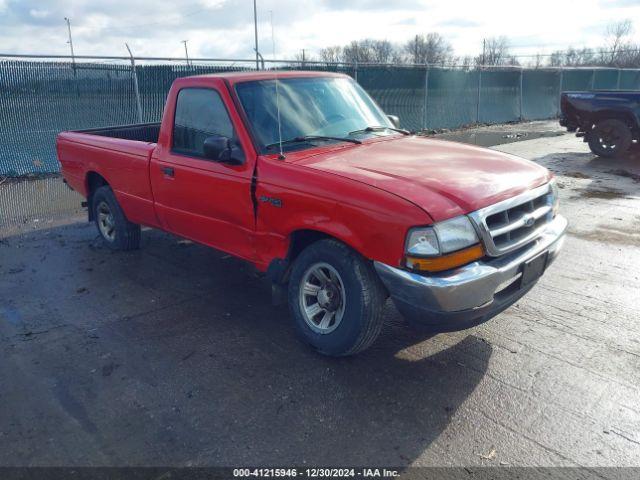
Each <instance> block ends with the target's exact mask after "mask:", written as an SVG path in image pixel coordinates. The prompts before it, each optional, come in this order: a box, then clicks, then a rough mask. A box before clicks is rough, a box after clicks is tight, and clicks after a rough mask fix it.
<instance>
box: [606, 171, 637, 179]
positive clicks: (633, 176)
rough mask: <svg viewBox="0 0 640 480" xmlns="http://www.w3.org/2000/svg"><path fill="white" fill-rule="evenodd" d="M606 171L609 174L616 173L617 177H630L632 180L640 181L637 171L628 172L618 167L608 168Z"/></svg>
mask: <svg viewBox="0 0 640 480" xmlns="http://www.w3.org/2000/svg"><path fill="white" fill-rule="evenodd" d="M607 173H609V174H611V175H617V176H618V177H626V178H630V179H631V180H633V181H634V182H640V175H638V174H637V173H632V172H629V171H627V170H620V169H618V170H609V171H607Z"/></svg>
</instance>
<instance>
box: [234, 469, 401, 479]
mask: <svg viewBox="0 0 640 480" xmlns="http://www.w3.org/2000/svg"><path fill="white" fill-rule="evenodd" d="M398 475H399V472H398V470H393V469H387V468H235V469H234V470H233V476H234V477H235V478H251V477H254V478H298V477H299V478H394V477H397V476H398Z"/></svg>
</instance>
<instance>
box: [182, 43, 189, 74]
mask: <svg viewBox="0 0 640 480" xmlns="http://www.w3.org/2000/svg"><path fill="white" fill-rule="evenodd" d="M188 41H189V40H182V43H184V55H185V57H186V58H187V67H188V66H189V51H188V50H187V42H188Z"/></svg>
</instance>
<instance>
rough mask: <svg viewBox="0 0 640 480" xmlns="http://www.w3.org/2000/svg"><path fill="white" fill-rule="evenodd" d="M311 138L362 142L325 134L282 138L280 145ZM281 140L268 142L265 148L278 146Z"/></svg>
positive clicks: (310, 139) (307, 140) (306, 140)
mask: <svg viewBox="0 0 640 480" xmlns="http://www.w3.org/2000/svg"><path fill="white" fill-rule="evenodd" d="M312 140H337V141H339V142H350V143H355V144H358V145H360V144H361V143H362V142H361V141H360V140H357V139H355V138H348V137H331V136H327V135H304V136H301V137H294V138H290V139H288V140H283V141H282V145H288V144H291V143H303V142H310V141H312ZM280 143H281V142H274V143H270V144H269V145H266V146H265V148H267V149H272V148H275V147H278V146H280Z"/></svg>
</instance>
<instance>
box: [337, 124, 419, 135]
mask: <svg viewBox="0 0 640 480" xmlns="http://www.w3.org/2000/svg"><path fill="white" fill-rule="evenodd" d="M382 130H392V131H394V132H398V133H402V134H403V135H411V132H409V130H405V129H404V128H393V127H385V126H383V125H372V126H369V127H365V128H361V129H360V130H354V131H353V132H349V135H355V134H357V133H367V132H380V131H382Z"/></svg>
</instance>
